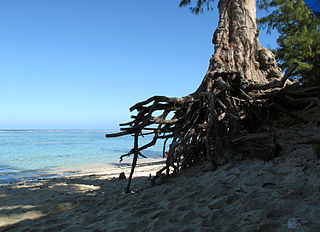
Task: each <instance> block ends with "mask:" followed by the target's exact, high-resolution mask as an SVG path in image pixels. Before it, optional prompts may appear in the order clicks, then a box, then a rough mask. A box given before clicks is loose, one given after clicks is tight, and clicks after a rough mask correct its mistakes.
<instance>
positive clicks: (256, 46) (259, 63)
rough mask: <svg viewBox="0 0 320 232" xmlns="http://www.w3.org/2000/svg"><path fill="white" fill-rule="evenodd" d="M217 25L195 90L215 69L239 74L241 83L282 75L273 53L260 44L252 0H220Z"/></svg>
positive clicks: (254, 5) (270, 80)
mask: <svg viewBox="0 0 320 232" xmlns="http://www.w3.org/2000/svg"><path fill="white" fill-rule="evenodd" d="M218 8H219V15H220V18H219V25H218V28H217V29H216V31H215V33H214V36H213V40H212V43H213V44H214V45H215V52H214V55H213V57H212V58H211V60H210V66H209V69H208V72H207V74H206V76H205V78H204V80H203V82H202V84H201V86H200V87H199V89H198V90H197V91H200V92H201V91H203V90H205V89H206V88H207V85H208V82H210V81H209V80H208V79H210V77H213V76H215V77H217V76H218V75H215V73H229V74H233V75H237V76H238V77H240V83H241V85H244V86H245V85H248V84H267V83H269V82H272V81H275V80H279V79H280V78H281V77H282V74H281V69H280V68H279V67H278V66H277V63H276V60H275V57H274V55H273V53H272V52H271V51H270V50H268V49H266V48H263V47H262V46H261V45H260V42H259V39H258V35H259V32H258V30H257V25H256V1H255V0H220V1H219V4H218Z"/></svg>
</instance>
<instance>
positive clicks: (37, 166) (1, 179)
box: [0, 130, 162, 184]
mask: <svg viewBox="0 0 320 232" xmlns="http://www.w3.org/2000/svg"><path fill="white" fill-rule="evenodd" d="M106 132H111V131H106V130H21V131H0V184H1V183H9V182H14V181H20V180H24V179H31V178H34V176H41V177H48V176H50V175H51V174H50V173H53V172H54V171H55V170H77V169H78V168H80V167H94V166H103V165H108V164H110V163H113V162H118V161H119V156H120V155H122V154H125V153H127V152H128V151H130V150H131V148H132V146H133V137H132V136H129V135H128V136H124V137H120V138H119V137H118V138H105V134H106ZM150 139H151V138H150V137H149V138H148V137H146V138H142V139H140V140H139V142H140V143H141V145H142V144H145V143H146V142H148V141H150ZM143 154H144V155H146V156H148V157H150V158H160V157H162V144H161V143H157V144H156V146H154V147H151V148H150V149H148V150H145V151H144V152H143Z"/></svg>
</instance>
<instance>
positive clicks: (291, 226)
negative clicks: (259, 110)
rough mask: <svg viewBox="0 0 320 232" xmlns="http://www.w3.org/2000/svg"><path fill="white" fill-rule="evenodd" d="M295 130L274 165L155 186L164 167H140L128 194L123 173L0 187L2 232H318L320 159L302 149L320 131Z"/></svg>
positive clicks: (193, 174)
mask: <svg viewBox="0 0 320 232" xmlns="http://www.w3.org/2000/svg"><path fill="white" fill-rule="evenodd" d="M290 130H292V131H288V129H286V130H281V129H279V131H278V132H277V134H278V135H283V140H282V141H280V143H281V144H282V145H283V147H284V150H283V153H282V156H280V157H278V158H276V159H274V160H272V161H271V162H267V163H264V162H263V161H260V160H245V161H236V162H233V163H229V164H227V165H225V166H221V167H219V168H218V169H217V170H216V171H212V170H210V167H208V165H205V164H200V165H198V166H196V167H194V168H191V169H188V170H185V171H184V172H183V173H182V174H181V175H179V176H176V177H172V178H170V179H169V182H168V183H166V184H163V185H158V186H154V187H151V186H150V183H149V180H148V176H149V173H151V174H154V172H155V171H156V170H158V169H159V168H160V167H162V165H161V164H160V165H159V164H158V165H153V166H142V167H139V168H138V170H137V173H136V176H138V177H137V178H135V179H134V181H133V186H132V188H133V189H134V192H132V193H130V194H125V193H124V192H123V190H124V189H125V186H126V183H127V182H126V180H118V179H116V178H115V179H112V175H111V174H112V173H113V176H115V175H118V173H120V171H121V169H112V171H110V170H109V171H107V172H104V173H98V174H95V175H93V174H91V175H83V176H78V177H77V176H72V177H68V178H60V179H54V180H53V179H49V180H43V181H38V182H35V183H25V184H15V185H10V186H3V187H1V188H0V231H260V232H262V231H320V165H319V164H320V160H319V158H318V157H317V155H316V154H315V151H314V149H313V145H312V144H304V143H301V142H303V139H305V138H310V137H312V136H315V135H317V134H318V130H319V129H317V128H316V127H315V126H314V125H309V126H305V127H303V128H298V130H297V128H292V129H290ZM295 131H299V132H297V133H298V134H299V136H293V135H295V134H296V133H295ZM319 134H320V133H319ZM285 135H286V136H285ZM288 136H289V137H290V136H292V137H291V138H290V139H289V138H288ZM300 143H301V144H300ZM110 172H111V174H110ZM125 172H126V173H128V172H129V169H128V168H127V169H126V170H125ZM127 176H128V175H127ZM142 176H146V177H142Z"/></svg>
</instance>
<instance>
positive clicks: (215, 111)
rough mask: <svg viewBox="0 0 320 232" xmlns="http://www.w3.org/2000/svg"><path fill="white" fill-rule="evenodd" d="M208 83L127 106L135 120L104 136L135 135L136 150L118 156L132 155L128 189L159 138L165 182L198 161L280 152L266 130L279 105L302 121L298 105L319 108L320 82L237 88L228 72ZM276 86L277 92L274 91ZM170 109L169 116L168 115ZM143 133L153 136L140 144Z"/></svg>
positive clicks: (219, 162) (217, 162) (266, 156)
mask: <svg viewBox="0 0 320 232" xmlns="http://www.w3.org/2000/svg"><path fill="white" fill-rule="evenodd" d="M292 71H293V69H292ZM282 84H284V82H282ZM208 86H210V88H208V89H207V91H201V92H195V93H193V94H191V95H188V96H186V97H182V98H168V97H165V96H154V97H151V98H149V99H147V100H146V101H143V102H140V103H137V104H136V105H134V106H133V107H131V108H130V111H134V110H136V111H137V113H136V114H135V115H134V116H132V118H133V121H131V122H129V123H124V124H121V126H123V127H122V128H121V130H122V131H123V132H120V133H116V134H107V135H106V137H114V136H123V135H128V134H131V135H133V136H134V148H133V149H132V150H131V151H130V152H128V153H127V154H125V155H122V156H121V157H120V160H122V159H123V158H124V157H126V156H130V155H131V154H134V159H133V162H132V170H131V173H130V177H129V182H128V187H127V192H129V191H130V182H131V178H132V174H133V171H134V168H135V165H136V162H137V158H138V156H141V157H144V156H143V155H142V153H141V151H143V150H145V149H147V148H149V147H151V146H153V145H154V144H155V143H156V142H157V141H158V140H159V139H164V140H165V141H166V142H167V141H168V139H171V143H170V146H169V151H168V153H167V154H166V157H167V159H166V166H165V167H164V168H162V169H161V170H160V171H159V172H158V173H157V176H156V177H155V178H159V177H160V179H161V180H160V182H161V183H163V182H164V181H165V179H166V178H167V176H168V175H170V174H172V173H177V172H179V170H180V169H181V168H186V167H190V166H192V165H194V164H195V163H197V162H198V161H199V160H201V159H206V160H208V161H210V162H211V163H212V164H213V165H214V166H218V165H222V164H224V163H226V162H228V161H229V160H231V159H234V158H235V157H236V156H237V155H239V154H242V155H244V156H246V157H257V156H258V155H257V154H259V158H261V159H263V160H270V159H272V158H273V157H275V156H277V155H279V153H280V151H281V146H280V145H279V144H278V143H277V139H276V137H275V135H274V134H273V133H272V129H270V122H272V120H273V119H274V118H275V117H277V116H276V115H277V114H278V112H279V109H280V111H281V112H284V113H285V114H287V115H288V116H290V118H294V119H295V120H298V121H303V122H305V120H304V119H303V118H302V117H301V116H299V115H297V114H296V113H295V111H296V110H297V106H299V107H298V108H299V109H304V108H305V107H309V108H310V107H319V106H320V105H319V97H320V91H319V90H320V86H314V87H311V88H305V87H303V86H300V85H297V84H296V85H291V86H287V87H286V88H281V87H282V86H279V85H276V86H273V85H272V87H270V88H268V89H266V88H263V90H256V88H251V90H250V91H248V89H247V88H244V89H242V88H239V86H238V85H237V80H236V79H232V78H230V75H226V74H223V75H220V76H219V77H218V78H215V79H211V80H210V84H208ZM275 88H277V91H273V90H274V89H275ZM311 103H312V106H310V104H311ZM170 113H173V116H171V117H169V118H168V116H169V114H170ZM267 128H268V129H267ZM259 131H260V132H259ZM146 134H148V135H153V139H152V140H151V141H150V142H149V143H147V144H146V145H144V146H140V147H139V146H138V137H139V136H142V135H146ZM164 146H165V144H164ZM236 152H237V153H236ZM163 156H164V157H165V148H164V149H163ZM170 170H172V171H170ZM163 172H165V173H163ZM164 176H165V177H164ZM153 183H155V180H153Z"/></svg>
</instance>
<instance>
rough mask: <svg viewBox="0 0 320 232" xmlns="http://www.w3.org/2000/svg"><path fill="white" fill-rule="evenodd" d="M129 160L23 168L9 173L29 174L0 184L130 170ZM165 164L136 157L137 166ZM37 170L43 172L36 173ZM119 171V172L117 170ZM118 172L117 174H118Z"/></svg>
mask: <svg viewBox="0 0 320 232" xmlns="http://www.w3.org/2000/svg"><path fill="white" fill-rule="evenodd" d="M131 162H132V157H130V158H128V159H126V160H125V161H123V162H121V163H120V162H109V163H106V164H104V165H88V166H86V165H81V166H77V167H74V168H72V167H64V168H56V169H54V170H50V169H41V170H30V171H29V170H25V171H23V172H12V173H10V174H13V175H16V174H19V173H29V172H30V173H31V174H30V175H26V176H23V177H17V178H14V177H12V178H10V177H8V180H7V181H6V180H3V182H2V183H1V182H0V187H1V186H6V185H14V184H20V183H29V182H36V181H39V180H47V179H55V178H67V177H69V178H72V177H76V176H86V175H91V174H95V175H105V174H106V173H109V172H110V171H112V173H114V175H115V173H117V172H118V171H119V170H121V169H125V170H127V169H128V170H131ZM157 164H161V165H165V159H163V158H141V159H138V162H137V166H136V168H137V167H142V166H149V165H157ZM159 169H160V168H159ZM37 172H43V173H39V174H36V173H37ZM119 173H120V172H119ZM119 173H118V175H119ZM4 176H5V175H4Z"/></svg>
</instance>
